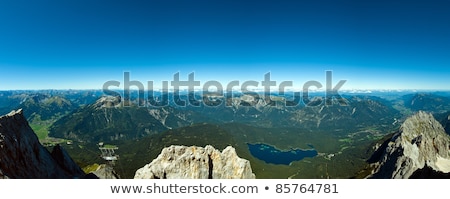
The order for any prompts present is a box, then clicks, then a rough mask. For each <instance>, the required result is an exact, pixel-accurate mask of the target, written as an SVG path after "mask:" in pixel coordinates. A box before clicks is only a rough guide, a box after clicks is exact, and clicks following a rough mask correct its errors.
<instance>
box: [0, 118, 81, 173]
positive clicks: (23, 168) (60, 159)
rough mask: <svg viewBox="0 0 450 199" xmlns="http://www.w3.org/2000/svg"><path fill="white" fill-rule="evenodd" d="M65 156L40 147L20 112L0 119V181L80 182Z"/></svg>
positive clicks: (76, 168)
mask: <svg viewBox="0 0 450 199" xmlns="http://www.w3.org/2000/svg"><path fill="white" fill-rule="evenodd" d="M84 175H85V174H84V172H83V171H82V170H81V169H80V168H79V167H78V165H76V164H75V163H74V161H73V160H72V158H70V157H69V155H68V154H67V152H66V151H65V150H64V149H62V148H61V147H60V146H56V147H55V148H54V149H53V152H52V153H50V152H49V151H48V150H47V149H45V148H44V147H43V146H42V145H41V144H40V143H39V140H38V138H37V136H36V134H35V133H34V132H33V130H32V129H31V127H30V126H29V125H28V122H27V120H26V119H25V117H24V116H23V112H22V110H21V109H20V110H18V111H12V112H11V113H9V114H7V115H5V116H1V117H0V178H22V179H24V178H27V179H29V178H35V179H44V178H83V177H84Z"/></svg>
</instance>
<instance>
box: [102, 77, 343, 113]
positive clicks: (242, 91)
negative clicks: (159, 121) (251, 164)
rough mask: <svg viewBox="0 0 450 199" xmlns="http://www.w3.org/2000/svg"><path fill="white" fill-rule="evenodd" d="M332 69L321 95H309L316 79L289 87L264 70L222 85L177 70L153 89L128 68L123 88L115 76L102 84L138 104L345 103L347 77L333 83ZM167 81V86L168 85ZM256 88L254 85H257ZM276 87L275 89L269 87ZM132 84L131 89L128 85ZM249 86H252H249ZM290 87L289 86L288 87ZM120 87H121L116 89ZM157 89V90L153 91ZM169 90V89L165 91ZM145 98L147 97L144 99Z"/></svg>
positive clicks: (129, 102) (318, 86) (127, 102)
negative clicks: (343, 91)
mask: <svg viewBox="0 0 450 199" xmlns="http://www.w3.org/2000/svg"><path fill="white" fill-rule="evenodd" d="M332 76H333V74H332V71H325V90H324V92H323V95H322V96H320V95H319V96H317V95H316V96H311V95H310V92H311V90H323V88H324V85H323V84H322V83H321V82H319V81H316V80H310V81H307V82H305V83H304V84H303V87H302V91H301V92H299V91H289V90H292V87H293V85H294V82H293V81H282V82H280V83H279V84H278V83H277V81H274V80H272V79H271V73H270V72H268V73H266V74H264V76H263V80H261V81H255V80H247V81H242V82H241V81H238V80H235V81H231V82H228V83H227V84H226V85H225V86H224V85H223V84H222V83H221V82H219V81H215V80H210V81H206V82H204V83H203V84H202V82H200V81H198V80H195V73H194V72H192V73H190V74H189V75H188V77H187V80H180V73H179V72H177V73H175V74H174V75H173V79H172V80H171V81H162V82H161V84H162V88H161V89H155V88H154V81H147V82H146V87H145V86H144V83H142V82H140V81H137V80H131V78H130V72H124V73H123V88H122V89H123V90H121V89H120V88H121V84H122V83H121V82H120V81H117V80H111V81H107V82H105V83H104V84H103V92H104V93H105V94H106V95H113V96H120V97H121V102H122V103H123V106H130V105H132V104H133V103H135V104H137V105H138V106H153V107H163V106H168V105H169V104H171V105H176V106H183V107H186V106H194V107H200V106H221V105H225V106H236V105H244V106H255V105H257V104H261V103H262V104H264V105H269V106H278V105H280V104H281V105H283V106H298V105H299V104H300V103H303V104H304V105H306V106H317V105H321V104H323V103H324V104H325V105H327V106H328V105H333V104H339V105H341V106H346V105H348V104H347V101H346V100H345V99H344V98H343V97H342V96H341V95H340V94H339V92H338V91H339V89H341V87H342V86H343V85H344V84H345V82H346V81H347V80H339V82H338V83H337V84H335V85H334V86H333V83H332V81H333V78H332ZM169 82H170V87H169ZM261 87H262V89H260V90H258V89H257V88H261ZM273 87H277V89H271V88H273ZM132 88H135V89H132ZM136 88H137V96H136V97H132V91H134V90H136ZM252 88H253V89H252ZM290 88H291V89H290ZM120 90H121V91H120ZM157 90H158V91H157ZM169 91H170V92H169ZM146 99H147V100H146Z"/></svg>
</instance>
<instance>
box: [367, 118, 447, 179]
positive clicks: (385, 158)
mask: <svg viewBox="0 0 450 199" xmlns="http://www.w3.org/2000/svg"><path fill="white" fill-rule="evenodd" d="M374 156H375V157H372V159H373V160H375V161H374V163H373V166H374V168H375V169H374V172H373V173H372V175H370V176H369V178H449V177H450V136H449V135H447V134H446V133H445V130H444V128H443V127H442V125H441V124H440V123H439V122H438V121H436V120H435V119H434V117H433V116H432V115H431V114H428V113H425V112H418V113H417V114H415V115H413V116H411V117H410V118H408V119H407V120H406V121H405V122H404V123H403V124H402V126H401V128H400V130H399V132H397V133H396V134H394V135H393V136H392V138H391V139H389V140H387V141H386V142H384V143H383V144H382V145H381V146H380V147H379V148H378V150H377V151H376V152H375V154H374ZM376 156H378V157H376Z"/></svg>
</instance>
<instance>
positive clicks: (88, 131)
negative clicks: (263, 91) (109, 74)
mask: <svg viewBox="0 0 450 199" xmlns="http://www.w3.org/2000/svg"><path fill="white" fill-rule="evenodd" d="M0 93H1V95H0V100H2V102H4V104H7V105H8V107H7V106H4V107H2V110H4V111H5V112H6V110H7V109H8V108H10V109H11V110H9V112H8V113H6V116H4V117H3V118H2V121H3V122H4V124H2V129H0V130H1V132H0V133H1V134H2V137H3V139H2V141H1V146H2V147H13V148H14V147H16V148H17V147H18V148H17V149H16V152H14V154H16V153H17V154H16V155H13V154H9V153H10V152H6V151H5V155H4V156H2V157H4V158H5V159H4V160H3V161H2V162H3V163H2V165H3V166H4V167H3V168H2V169H1V171H2V173H3V174H2V175H4V176H6V177H8V178H46V177H49V178H67V177H69V176H68V175H67V174H63V172H60V173H57V170H55V172H56V173H48V171H41V170H42V169H41V170H39V172H41V173H42V172H47V173H46V174H43V175H42V176H34V175H30V176H26V175H25V174H23V173H27V172H34V169H40V167H38V166H33V164H31V162H28V160H30V161H32V160H33V159H36V158H41V159H42V158H43V159H46V161H54V163H48V164H54V165H56V166H54V167H58V168H59V167H60V166H59V165H66V166H63V170H64V167H69V168H70V171H71V172H72V175H73V176H72V178H74V177H76V178H85V176H87V177H89V178H92V177H93V176H95V178H97V177H99V178H105V177H106V178H110V177H111V176H115V177H114V178H134V177H135V175H138V174H137V173H136V171H138V170H139V169H140V168H143V167H144V166H145V165H147V164H149V163H151V162H152V160H154V159H155V161H156V158H157V157H158V156H161V155H162V156H163V157H165V156H166V155H163V154H162V152H163V151H164V150H168V149H167V147H171V146H172V147H173V146H198V147H205V146H208V145H209V146H211V147H213V148H215V150H224V149H225V148H227V147H232V148H233V150H235V152H236V154H237V156H239V157H241V158H243V159H244V160H246V161H248V165H251V169H250V171H248V172H250V173H253V174H252V175H254V176H255V177H256V178H427V177H430V178H442V177H444V178H446V177H448V172H449V171H448V166H447V165H450V164H448V163H449V162H448V161H450V159H449V155H450V148H449V144H450V139H449V137H450V136H449V134H448V132H449V130H450V129H449V123H450V122H449V118H450V113H449V110H450V98H449V97H448V96H450V93H446V92H421V93H418V92H413V91H409V92H406V93H404V92H394V91H393V92H387V93H382V94H352V93H346V94H345V95H343V96H344V99H345V100H346V102H347V103H346V105H341V104H339V103H337V102H336V103H333V104H331V105H328V104H325V103H324V101H323V100H322V98H321V97H320V95H317V96H315V97H314V98H313V100H311V101H310V102H309V103H311V102H313V101H314V100H317V101H318V102H316V103H315V104H314V106H312V105H311V104H309V105H308V104H304V103H303V104H302V103H300V104H298V105H297V106H286V105H284V106H283V105H282V104H278V105H274V103H270V102H269V103H266V102H265V101H264V100H263V99H262V98H257V97H255V98H250V99H251V100H248V96H247V95H245V94H241V95H240V94H236V95H235V96H233V99H229V100H231V101H236V103H235V104H234V105H233V106H227V105H226V104H225V103H222V104H218V105H217V106H207V105H206V104H203V105H202V106H190V105H188V106H184V107H180V106H177V105H176V104H173V103H171V104H169V105H167V106H163V107H155V106H139V104H138V100H137V98H135V97H132V98H131V102H132V103H131V104H128V105H124V103H123V101H124V100H123V99H122V98H121V97H120V96H109V95H104V94H102V93H101V92H100V91H82V90H80V91H57V92H56V91H14V92H10V91H7V92H6V91H5V92H0ZM194 95H199V94H194ZM172 97H173V95H171V97H169V99H171V98H172ZM185 97H186V96H185ZM271 98H273V99H277V100H280V99H281V97H280V96H276V94H274V95H272V96H271ZM197 99H201V97H199V96H197ZM238 102H239V103H238ZM252 104H253V105H252ZM10 105H11V107H9V106H10ZM17 110H19V112H17V113H16V112H14V111H17ZM422 110H423V111H422ZM11 111H12V112H11ZM17 114H19V116H14V115H17ZM11 117H12V118H18V119H15V120H14V121H11V119H8V118H11ZM4 120H5V121H4ZM27 120H28V121H27ZM15 122H16V123H17V124H14V123H15ZM28 124H29V126H28ZM14 125H19V126H28V127H20V128H12V127H11V128H9V127H8V126H14ZM424 125H426V126H424ZM7 127H8V128H7ZM21 128H27V130H26V131H27V134H23V130H20V129H21ZM15 129H17V130H15ZM15 131H16V132H15ZM30 133H31V134H33V136H35V137H36V138H33V139H35V141H33V143H34V144H33V145H34V146H33V148H32V149H26V148H23V146H24V144H14V142H12V143H10V142H11V139H19V138H14V136H13V137H11V138H7V139H5V136H6V137H8V136H11V135H15V134H19V135H20V136H22V137H24V136H25V137H30V136H31V135H30ZM400 138H401V139H403V140H401V139H400ZM24 139H25V140H26V139H28V138H20V139H19V140H24ZM405 139H406V140H405ZM6 140H10V141H6ZM26 142H31V141H26ZM39 142H40V143H39ZM99 143H101V144H106V145H108V146H112V147H113V148H115V149H116V150H115V151H114V152H115V154H117V155H118V159H117V161H115V162H114V165H112V166H111V168H108V166H109V165H108V163H109V162H108V161H105V160H104V159H103V158H102V151H101V150H99V148H101V147H99ZM396 143H398V144H396ZM38 145H42V146H40V147H41V148H40V149H38V148H39V146H38ZM55 147H56V148H55ZM415 148H417V149H415ZM10 150H13V149H10ZM27 150H31V151H35V152H34V153H33V152H32V153H31V154H48V155H47V156H48V157H41V156H42V155H37V157H32V158H27V157H23V159H21V160H20V161H21V162H23V164H24V166H22V167H23V168H17V169H16V170H17V172H19V173H15V172H14V170H13V171H12V170H11V168H10V167H8V166H7V165H9V164H10V163H8V162H11V161H17V160H15V159H14V158H20V157H21V156H25V155H29V154H28V152H25V151H27ZM36 150H38V151H40V152H37V151H36ZM182 150H183V151H184V150H188V149H182ZM189 150H194V149H189ZM199 150H200V149H199ZM202 150H203V149H202ZM13 151H14V150H13ZM21 151H23V152H21ZM55 151H60V152H59V153H60V154H63V155H60V156H63V157H61V158H62V159H63V160H64V161H66V162H67V161H68V162H69V163H61V161H59V160H58V159H56V160H53V159H54V158H51V156H54V155H53V154H54V153H56V152H55ZM22 153H23V154H22ZM160 153H161V154H160ZM166 153H167V152H166ZM177 153H178V152H177ZM184 153H186V152H184ZM214 153H215V152H214ZM219 153H220V151H219ZM394 154H397V155H395V156H394ZM402 154H403V155H402ZM413 154H418V156H417V155H413ZM437 154H439V155H437ZM210 156H211V155H210ZM210 156H207V157H206V159H204V157H203V158H202V157H201V156H198V157H197V156H195V157H197V158H199V160H203V159H204V160H205V165H206V166H207V165H208V161H207V159H208V157H210ZM7 157H11V158H12V160H8V158H7ZM174 158H176V157H174ZM180 158H181V157H180ZM193 158H194V157H193ZM436 158H437V159H436ZM396 159H398V160H397V162H395V160H396ZM69 160H70V161H69ZM169 160H172V158H170V159H169ZM193 160H194V159H193ZM38 161H41V160H38ZM161 161H167V160H161ZM180 161H182V160H180ZM184 161H185V160H184ZM211 161H212V160H211ZM217 161H219V162H217ZM392 161H394V162H392ZM404 161H406V162H407V163H404ZM55 162H56V163H55ZM213 162H214V164H220V165H222V163H220V159H219V160H214V161H213ZM416 162H418V163H416ZM155 164H157V163H153V164H152V165H153V166H151V167H149V168H148V169H150V168H153V169H150V170H151V171H147V172H156V170H158V168H159V166H161V165H159V166H158V165H156V166H155ZM161 164H162V163H161ZM167 164H168V163H164V165H167ZM173 164H181V165H183V163H173ZM211 164H212V163H211ZM412 165H415V166H414V167H413V168H409V167H411V166H412ZM408 166H409V167H408ZM18 167H20V166H19V165H18ZM31 167H36V168H31ZM178 167H180V165H179V166H178ZM237 167H239V166H237ZM8 168H9V169H8ZM50 168H52V167H50ZM75 168H78V169H79V170H76V169H75ZM80 168H82V169H83V171H81V169H80ZM200 168H201V165H200ZM102 169H103V171H101V170H102ZM108 169H111V170H109V171H108ZM155 169H156V170H155ZM159 169H163V168H159ZM165 169H167V170H169V168H165ZM205 169H206V170H203V171H207V170H208V168H207V167H206V168H205ZM66 170H67V169H66ZM163 170H164V169H163ZM172 170H173V169H172ZM73 171H77V172H73ZM196 171H197V170H196ZM108 172H109V173H114V175H108ZM198 172H200V173H192V174H189V175H188V174H186V175H184V176H185V177H186V176H203V175H206V176H208V175H207V174H202V173H201V172H202V170H201V169H200V170H198ZM248 172H247V174H239V176H251V174H248ZM95 173H96V174H97V175H95ZM141 173H142V172H141ZM87 174H89V175H87ZM92 174H93V175H92ZM143 175H144V174H139V176H143ZM149 175H150V176H154V174H145V175H144V176H149ZM155 175H156V174H155ZM167 175H168V176H172V178H176V176H179V177H181V176H183V175H181V174H176V173H174V174H167ZM211 175H212V174H211ZM214 175H215V176H222V175H227V176H229V174H214ZM108 176H109V177H108ZM157 176H159V178H161V175H160V174H158V175H157ZM229 177H230V176H229ZM168 178H169V177H168Z"/></svg>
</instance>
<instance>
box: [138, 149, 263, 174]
mask: <svg viewBox="0 0 450 199" xmlns="http://www.w3.org/2000/svg"><path fill="white" fill-rule="evenodd" d="M134 178H135V179H254V178H255V174H253V173H252V168H251V166H250V162H249V161H248V160H245V159H242V158H239V157H238V156H237V154H236V151H235V149H234V148H233V147H231V146H228V147H227V148H225V149H224V150H223V151H222V153H221V152H220V151H219V150H217V149H214V148H213V147H212V146H210V145H207V146H206V147H204V148H202V147H197V146H191V147H186V146H170V147H166V148H164V149H163V150H162V152H161V154H160V155H159V156H158V157H157V158H156V159H154V160H153V161H152V162H151V163H150V164H147V165H145V166H144V167H143V168H140V169H139V170H137V171H136V175H135V177H134Z"/></svg>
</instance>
